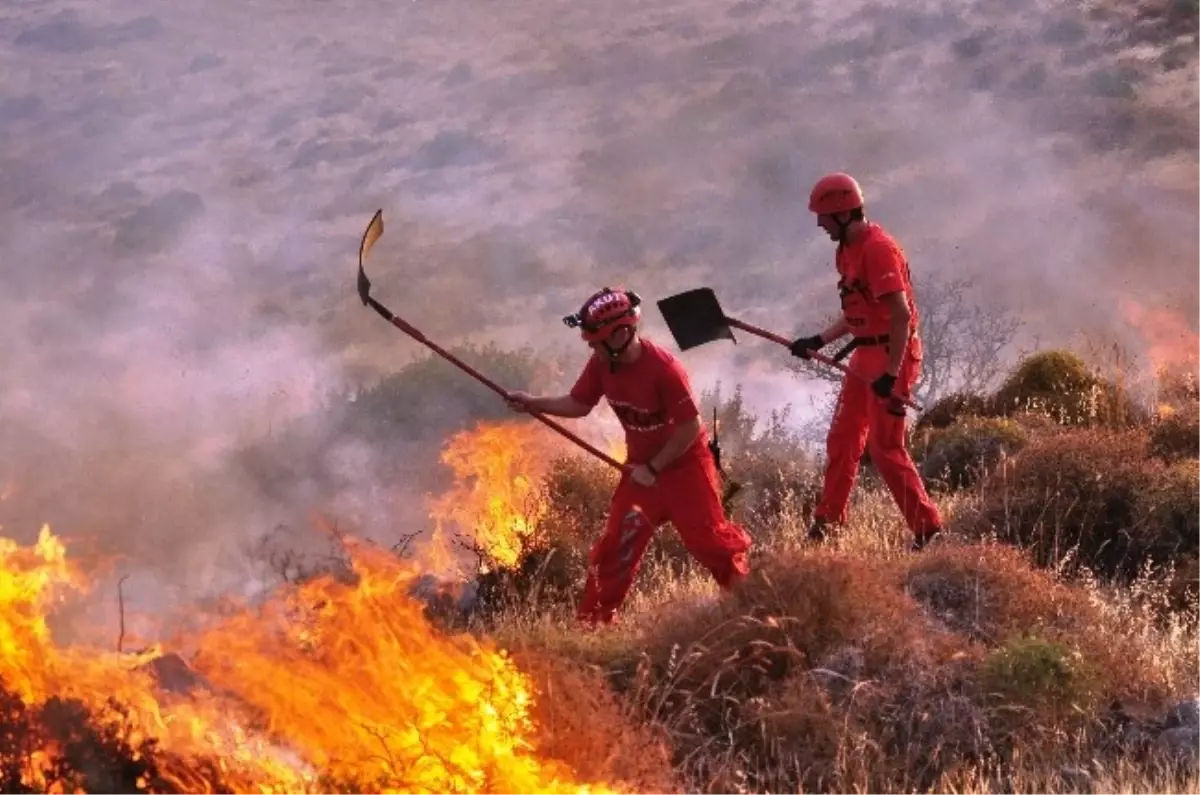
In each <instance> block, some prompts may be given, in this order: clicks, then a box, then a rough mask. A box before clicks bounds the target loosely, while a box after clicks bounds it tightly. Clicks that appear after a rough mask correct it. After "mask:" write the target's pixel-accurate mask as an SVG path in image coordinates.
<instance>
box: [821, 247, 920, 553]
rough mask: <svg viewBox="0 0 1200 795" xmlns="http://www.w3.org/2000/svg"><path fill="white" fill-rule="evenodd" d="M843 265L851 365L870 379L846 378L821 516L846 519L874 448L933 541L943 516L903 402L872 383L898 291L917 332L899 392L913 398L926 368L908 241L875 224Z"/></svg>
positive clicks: (900, 498) (916, 526)
mask: <svg viewBox="0 0 1200 795" xmlns="http://www.w3.org/2000/svg"><path fill="white" fill-rule="evenodd" d="M837 270H838V275H839V276H840V277H841V278H840V281H839V282H838V291H839V293H840V294H841V297H842V314H843V315H844V317H845V319H846V322H847V324H849V326H850V330H851V333H852V334H853V335H854V337H855V339H856V340H857V341H858V343H859V346H858V347H856V348H855V350H854V353H853V354H851V357H850V361H849V362H848V366H849V367H850V369H852V370H854V371H856V372H858V373H861V374H862V375H864V376H866V377H867V381H864V380H862V379H859V378H846V379H845V380H844V381H843V382H842V389H841V394H840V395H839V396H838V402H837V408H836V410H835V412H834V415H833V422H832V423H831V425H830V427H829V436H828V438H827V441H826V449H827V455H828V463H827V464H826V468H825V487H824V491H823V493H822V496H821V502H820V504H819V505H818V506H817V507H816V509H815V510H814V511H813V516H814V519H820V520H824V521H826V522H829V523H833V524H845V522H846V506H847V504H848V503H849V501H850V492H851V491H852V490H853V488H854V482H855V480H856V479H857V478H858V468H859V461H860V459H861V458H862V455H863V451H864V450H868V449H869V450H870V453H871V462H872V463H873V464H874V465H875V467H876V468H877V469H878V470H879V474H880V475H881V476H882V477H883V481H884V483H886V484H887V487H888V490H889V491H890V492H891V493H892V498H893V499H894V500H895V501H896V504H897V505H898V506H899V507H900V510H901V512H902V513H903V514H904V520H905V522H906V523H907V524H908V527H909V529H910V530H911V531H912V533H913V535H914V536H915V537H917V538H925V537H927V536H928V535H930V534H931V533H932V532H934V531H935V530H937V529H940V528H941V524H942V518H941V516H940V515H939V513H938V509H937V506H935V505H934V504H933V502H932V501H931V500H930V499H929V496H928V495H927V494H926V493H925V485H924V483H922V481H921V476H920V475H919V474H918V473H917V468H916V466H915V465H914V464H913V460H912V457H911V456H909V454H908V449H907V447H906V446H905V431H906V429H905V425H906V423H907V416H908V415H907V414H906V412H905V411H904V408H903V406H902V405H896V404H895V401H888V400H883V399H881V398H880V397H879V396H878V395H876V394H875V392H874V391H873V390H872V389H871V385H870V383H868V381H871V380H874V379H876V378H878V377H879V376H880V375H882V374H883V372H884V371H885V370H886V369H887V365H888V343H887V340H886V337H887V335H888V332H889V330H890V324H891V313H890V311H889V310H888V307H887V305H886V304H885V303H884V302H883V301H882V300H881V299H882V298H883V297H884V296H886V295H888V294H890V293H894V292H896V291H897V290H903V291H904V295H905V297H906V298H907V299H908V306H909V311H910V313H911V317H912V320H911V328H912V329H913V330H914V331H913V333H912V335H911V336H910V337H909V340H908V348H907V351H906V353H905V355H904V360H903V363H902V364H901V367H900V372H899V375H898V376H897V378H896V384H895V386H894V387H893V390H892V391H893V394H894V395H900V396H904V397H908V396H909V395H910V393H911V390H912V385H913V383H914V382H915V381H916V379H917V376H918V374H919V372H920V368H921V358H922V353H923V352H922V349H921V339H920V337H918V336H917V335H916V332H915V329H916V328H917V322H918V320H919V315H918V313H917V306H916V302H915V301H914V299H913V291H912V283H911V281H910V279H909V272H908V261H907V259H906V257H905V255H904V251H903V249H902V248H901V247H900V245H899V244H898V243H897V242H896V241H895V240H894V239H893V238H892V237H891V236H890V235H889V234H888V233H887V232H886V231H884V229H883V228H882V227H880V226H879V225H878V224H875V223H869V224H868V228H867V233H866V234H865V235H864V236H862V237H861V238H860V239H859V240H857V241H855V242H854V243H853V244H852V245H849V246H847V245H842V246H839V247H838V252H837ZM881 338H882V339H881Z"/></svg>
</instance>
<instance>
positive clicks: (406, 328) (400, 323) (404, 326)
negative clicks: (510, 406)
mask: <svg viewBox="0 0 1200 795" xmlns="http://www.w3.org/2000/svg"><path fill="white" fill-rule="evenodd" d="M370 300H372V303H374V301H373V299H370ZM378 308H382V306H380V307H378ZM384 312H387V314H386V315H384V317H386V318H387V319H388V320H389V321H391V323H392V325H393V326H395V327H396V328H398V329H400V330H401V331H403V332H404V333H405V334H407V335H408V336H410V337H412V338H413V339H415V340H416V341H417V342H420V343H422V344H423V345H426V346H428V347H429V348H430V349H432V350H433V352H434V353H436V354H438V355H439V356H441V357H442V358H443V359H446V360H447V361H449V362H450V363H451V364H453V365H455V366H457V367H458V368H459V369H461V370H462V371H463V372H465V373H466V374H467V375H470V376H472V377H474V378H475V379H476V380H477V381H479V382H480V383H481V384H483V385H484V386H486V387H487V388H488V389H491V390H492V391H493V392H496V393H497V394H499V395H500V396H501V397H504V398H507V397H508V391H507V390H506V389H504V388H503V387H501V386H500V385H499V384H497V383H495V382H494V381H492V380H491V379H489V378H488V377H487V376H485V375H483V374H482V373H480V372H479V371H477V370H476V369H475V368H474V367H471V365H469V364H467V363H466V362H464V361H462V360H461V359H459V358H458V357H457V356H455V355H454V354H452V353H450V352H449V351H447V350H445V349H443V348H442V347H441V346H440V345H438V344H437V343H435V342H433V341H432V340H430V339H429V338H428V337H426V336H425V335H424V334H422V333H421V332H420V331H419V330H418V329H417V328H416V327H415V326H413V325H411V324H409V323H408V322H406V321H405V320H403V319H402V318H399V317H397V316H396V315H395V314H393V313H392V312H390V311H388V310H386V309H384ZM381 314H382V313H381ZM526 411H527V412H528V413H529V416H531V417H533V418H534V419H535V420H537V421H538V422H541V423H544V424H545V425H548V426H550V427H551V428H553V429H554V430H556V431H558V432H559V433H561V434H562V435H563V436H565V437H567V438H568V439H570V440H571V441H572V442H574V443H575V444H577V445H579V446H580V447H582V448H583V449H584V450H587V451H588V452H589V453H591V454H592V455H594V456H596V457H597V458H599V459H600V460H602V461H604V462H605V463H606V464H608V465H609V466H612V467H616V468H617V469H620V470H622V471H624V470H625V469H627V467H626V466H625V465H624V464H622V463H620V462H619V461H617V460H616V459H615V458H613V457H612V456H610V455H608V454H606V453H604V452H601V451H600V450H598V449H596V448H595V447H593V446H592V445H590V444H588V443H587V442H585V441H584V440H583V439H581V438H579V437H578V436H576V435H575V434H573V433H571V432H570V431H568V430H567V429H566V428H564V427H563V426H561V425H559V424H558V423H557V422H555V421H554V420H552V419H550V418H549V417H547V416H546V415H544V414H541V413H539V412H536V411H533V410H531V409H526Z"/></svg>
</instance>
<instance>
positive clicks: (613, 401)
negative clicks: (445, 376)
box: [508, 288, 750, 625]
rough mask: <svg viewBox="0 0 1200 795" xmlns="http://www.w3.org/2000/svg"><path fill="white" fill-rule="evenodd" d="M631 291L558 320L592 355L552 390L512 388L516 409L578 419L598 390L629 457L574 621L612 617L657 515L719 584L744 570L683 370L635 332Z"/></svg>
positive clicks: (598, 296)
mask: <svg viewBox="0 0 1200 795" xmlns="http://www.w3.org/2000/svg"><path fill="white" fill-rule="evenodd" d="M640 303H641V301H640V299H639V298H638V296H637V294H636V293H633V292H627V291H625V290H619V289H617V290H613V289H609V288H605V289H603V290H600V291H598V292H596V293H595V294H593V295H592V296H591V297H590V298H588V300H587V301H585V302H584V304H583V306H582V307H581V308H580V310H579V313H578V314H576V315H571V316H570V317H567V318H564V319H563V320H564V322H565V323H566V324H567V325H568V326H570V327H572V328H579V329H581V334H582V337H583V339H584V340H585V341H586V342H587V343H588V345H589V346H590V347H591V349H592V356H591V358H590V359H589V360H588V362H587V364H586V365H585V366H584V368H583V372H582V373H581V374H580V375H579V378H578V380H577V381H576V382H575V385H574V387H572V389H571V391H570V392H569V393H568V394H566V395H562V396H558V397H534V396H532V395H528V394H525V393H524V392H511V393H509V395H508V405H509V407H510V408H512V409H513V410H514V411H525V410H529V409H532V410H534V411H537V412H540V413H543V414H552V415H555V416H559V417H584V416H586V415H588V414H590V413H591V411H592V409H593V408H595V406H596V405H597V404H598V403H599V402H600V398H601V397H604V398H607V400H608V405H609V406H610V407H611V408H612V410H613V413H614V414H616V416H617V419H618V420H620V422H621V425H622V426H623V427H624V429H625V445H626V450H627V459H626V463H627V464H629V465H631V468H629V469H628V470H627V471H626V472H625V473H624V474H623V475H622V476H621V480H620V483H619V484H618V485H617V488H616V491H615V492H614V493H613V496H612V502H611V504H610V506H609V515H608V522H607V525H606V527H605V530H604V534H603V535H602V536H601V537H600V538H599V539H598V540H597V541H596V543H595V545H594V546H593V547H592V549H591V552H590V554H589V556H588V563H589V565H588V575H587V583H586V585H585V586H584V591H583V599H582V602H581V604H580V605H579V609H578V618H579V620H580V621H583V622H586V623H588V624H591V625H595V624H597V623H610V622H612V621H613V619H614V616H615V614H616V611H617V609H618V608H619V607H620V606H621V604H622V602H623V601H624V600H625V597H626V595H627V594H628V593H629V589H630V588H631V587H632V585H633V578H634V576H635V575H636V574H637V570H638V567H639V566H640V564H641V560H642V555H643V554H644V553H645V551H646V547H647V545H648V544H649V543H650V539H651V537H652V536H653V534H654V531H655V529H656V528H657V527H658V526H659V525H661V524H662V523H663V522H666V521H670V522H671V524H672V525H674V526H675V529H676V530H677V531H678V532H679V535H680V538H681V539H682V540H683V543H684V545H685V546H686V547H687V549H688V551H689V552H690V553H691V554H692V556H693V557H694V558H696V560H697V561H699V562H700V563H701V564H702V565H703V566H704V567H705V568H707V569H708V570H709V571H710V572H711V573H712V576H713V578H714V579H715V580H716V581H717V583H718V585H720V586H721V587H722V588H723V589H727V590H728V589H729V588H731V587H732V586H733V585H734V583H735V582H737V581H738V580H739V579H741V578H742V577H744V576H746V574H747V573H749V564H748V560H747V555H748V552H749V548H750V537H749V536H748V535H747V534H746V532H745V531H744V530H743V529H742V528H741V527H739V526H738V525H737V524H735V523H733V522H731V521H729V520H728V519H727V518H726V516H725V510H724V507H723V506H722V505H721V484H720V480H719V477H720V475H719V473H718V471H717V468H716V464H715V462H714V460H713V455H712V452H711V451H710V449H709V447H708V444H707V436H708V435H707V433H706V432H705V430H704V427H703V425H702V423H701V421H700V411H699V408H698V406H697V403H696V399H695V397H694V395H693V393H692V389H691V384H690V382H689V379H688V376H687V373H686V372H685V371H684V369H683V366H682V365H681V364H680V362H679V360H678V359H676V358H675V356H673V355H672V354H671V353H670V352H669V351H667V350H666V349H664V348H661V347H659V346H658V345H655V344H654V343H653V342H651V341H650V340H648V339H644V338H642V337H641V336H640V335H639V334H638V322H639V320H640V319H641V309H640V307H639V304H640Z"/></svg>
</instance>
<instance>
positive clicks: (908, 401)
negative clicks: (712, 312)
mask: <svg viewBox="0 0 1200 795" xmlns="http://www.w3.org/2000/svg"><path fill="white" fill-rule="evenodd" d="M725 322H727V323H728V324H729V325H730V326H733V327H734V328H738V329H741V330H742V331H744V332H746V333H747V334H753V335H755V336H757V337H762V338H763V339H766V340H770V341H771V342H774V343H778V344H779V345H782V346H783V347H785V348H786V347H788V346H790V345H791V344H792V341H791V340H790V339H788V338H787V337H783V336H780V335H779V334H776V333H775V332H773V331H767V330H766V329H764V328H759V327H758V326H752V325H750V324H749V323H746V322H745V321H742V320H738V319H736V318H732V317H727V318H725ZM808 357H809V358H810V359H815V360H816V361H818V362H821V363H822V364H827V365H829V366H830V367H832V368H834V369H835V370H841V371H842V372H843V373H845V374H846V375H850V376H854V377H855V378H858V379H860V380H862V381H867V380H869V379H867V377H866V376H865V375H863V374H862V373H859V372H856V371H855V370H851V369H850V368H849V367H847V366H846V365H844V364H842V363H841V362H835V361H834V360H833V359H831V358H829V357H828V356H826V355H825V354H822V353H817V352H816V351H810V352H809V354H808ZM897 398H898V399H899V400H900V402H901V403H903V404H904V405H906V406H908V407H909V408H912V409H916V410H917V411H924V409H923V408H921V404H919V403H917V402H916V401H915V400H913V399H912V398H904V397H899V396H898V395H897Z"/></svg>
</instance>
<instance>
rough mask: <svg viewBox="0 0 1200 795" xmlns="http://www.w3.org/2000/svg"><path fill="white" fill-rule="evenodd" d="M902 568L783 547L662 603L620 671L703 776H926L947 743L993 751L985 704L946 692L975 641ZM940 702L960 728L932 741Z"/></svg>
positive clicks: (760, 785) (969, 751)
mask: <svg viewBox="0 0 1200 795" xmlns="http://www.w3.org/2000/svg"><path fill="white" fill-rule="evenodd" d="M898 576H899V575H898V571H897V570H896V568H895V564H893V563H887V562H883V561H870V562H868V561H862V560H854V559H850V558H845V557H839V556H837V555H834V554H832V553H829V552H817V553H808V554H803V553H796V552H793V553H783V554H781V555H780V556H778V557H776V558H773V559H771V560H768V561H765V562H764V564H763V565H762V566H760V567H759V568H758V569H757V570H756V571H755V572H754V573H753V574H752V575H751V577H750V578H749V579H748V580H747V581H746V582H744V583H743V584H742V585H741V586H739V588H738V589H737V591H736V592H735V593H734V594H733V595H732V597H731V599H729V600H726V601H725V602H723V603H719V604H716V605H712V606H708V607H704V608H699V609H698V608H696V606H694V605H688V606H684V607H675V608H668V609H666V610H664V612H663V614H662V615H661V616H659V617H657V619H656V620H655V621H654V622H653V624H652V626H650V627H648V628H647V632H646V637H647V642H646V645H645V647H644V649H643V650H642V652H641V654H639V655H638V657H637V658H635V659H632V660H629V661H627V663H626V665H625V666H624V667H623V669H622V670H621V671H620V672H619V673H618V674H617V676H616V677H615V680H616V682H617V685H618V687H620V688H621V689H623V690H625V691H626V692H630V693H633V694H636V696H635V699H636V700H637V701H638V702H639V703H641V704H643V708H644V709H646V710H647V711H648V713H649V714H650V715H652V716H653V718H654V719H655V720H657V721H659V722H661V723H663V724H664V725H666V726H667V727H668V728H669V729H670V731H671V733H672V735H673V736H674V737H675V747H676V759H677V760H679V761H680V763H681V764H682V765H683V767H684V769H685V771H686V774H687V776H688V777H689V780H691V781H693V782H697V786H701V787H705V788H719V789H721V791H728V789H727V788H728V787H729V786H731V785H732V783H734V782H740V785H741V786H743V787H745V788H748V789H750V790H762V789H764V788H766V789H780V788H783V789H791V788H794V787H797V786H799V787H804V788H805V789H808V790H818V791H828V790H844V789H845V788H847V787H851V786H863V787H869V788H876V789H878V788H888V787H890V786H892V783H891V782H894V781H895V777H896V776H900V777H901V778H903V779H908V778H911V779H912V780H913V781H917V780H920V781H926V780H927V779H928V776H929V772H928V771H932V770H934V769H940V762H938V761H937V759H938V758H940V757H939V755H941V754H944V755H945V758H946V759H950V758H955V759H967V758H977V757H978V756H979V754H981V753H983V749H982V748H979V747H977V742H976V740H977V738H978V737H980V734H979V732H978V731H975V730H974V729H976V728H978V727H977V725H976V721H977V719H978V718H979V714H980V713H979V712H978V710H972V709H970V708H965V707H964V704H963V702H962V701H961V700H957V699H953V698H951V699H946V698H945V692H944V691H945V689H946V688H950V689H953V687H954V686H952V685H950V684H949V682H948V679H947V677H949V678H950V679H954V678H956V677H958V678H961V676H962V675H963V671H965V670H966V668H963V667H962V666H965V665H966V661H967V660H968V659H970V658H971V656H972V655H971V653H970V651H969V649H970V644H969V643H967V642H964V641H963V640H962V639H961V638H958V637H957V636H955V635H953V634H952V633H949V632H946V631H944V630H941V629H939V628H938V627H936V626H935V625H933V624H931V623H930V622H929V621H927V620H925V618H924V617H923V615H922V612H921V609H920V607H919V606H918V605H917V604H916V603H915V602H914V601H913V600H912V599H910V598H908V597H907V596H906V595H905V594H904V593H903V591H902V590H901V589H900V588H899V587H897V582H898ZM955 660H957V661H958V665H959V666H960V667H959V668H955V667H954V662H955ZM947 664H950V665H951V669H954V670H955V671H956V673H955V674H953V675H950V674H947V670H950V669H947V668H946V667H945V666H946V665H947ZM839 669H840V670H839ZM868 683H869V684H868ZM960 684H961V682H960ZM935 691H936V695H935ZM918 696H921V697H918ZM935 704H938V705H940V706H938V708H937V711H938V716H939V717H941V716H943V715H944V716H945V717H946V719H947V721H949V723H948V724H942V729H945V730H947V731H950V732H953V733H954V734H955V736H954V737H953V738H942V740H941V742H928V741H929V740H930V739H931V738H930V737H929V736H927V735H928V734H929V733H930V732H936V731H940V730H941V729H937V728H933V727H931V726H930V724H929V721H928V717H929V716H928V714H927V715H926V716H925V718H922V717H921V715H920V713H921V712H922V711H925V712H926V713H927V712H928V710H929V709H930V708H931V706H933V705H935ZM963 721H966V722H967V723H970V724H971V727H972V728H970V729H964V726H963V723H962V722H963ZM950 723H952V724H953V726H952V727H951V726H950V725H949V724H950ZM935 725H936V724H935ZM923 733H924V734H923ZM701 750H703V753H702V754H701V753H700V751H701ZM699 782H703V783H699Z"/></svg>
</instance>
